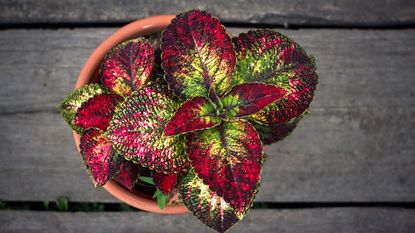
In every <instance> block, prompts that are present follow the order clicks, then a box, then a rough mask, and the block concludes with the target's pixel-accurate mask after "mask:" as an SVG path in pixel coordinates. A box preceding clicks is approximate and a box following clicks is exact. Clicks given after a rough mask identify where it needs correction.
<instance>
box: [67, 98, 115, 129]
mask: <svg viewBox="0 0 415 233" xmlns="http://www.w3.org/2000/svg"><path fill="white" fill-rule="evenodd" d="M121 101H122V97H121V96H119V95H117V94H100V95H96V96H94V97H92V98H90V99H89V100H87V101H85V102H84V103H83V104H82V105H81V107H80V108H78V111H77V112H76V116H75V120H74V123H75V125H76V126H77V127H80V128H84V129H88V128H99V129H102V130H106V129H107V127H108V125H109V122H110V121H111V119H112V116H113V114H114V110H115V107H116V106H117V104H118V103H119V102H121Z"/></svg>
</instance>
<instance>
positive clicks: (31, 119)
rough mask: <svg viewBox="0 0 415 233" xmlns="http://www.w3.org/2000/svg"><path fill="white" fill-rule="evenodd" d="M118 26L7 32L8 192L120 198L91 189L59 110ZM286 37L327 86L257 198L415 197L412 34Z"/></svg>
mask: <svg viewBox="0 0 415 233" xmlns="http://www.w3.org/2000/svg"><path fill="white" fill-rule="evenodd" d="M244 30H246V29H230V31H231V32H232V33H233V34H238V33H239V32H241V31H244ZM113 31H114V29H113V28H100V29H75V30H69V29H59V30H4V31H0V128H1V129H2V131H1V132H0V148H2V150H1V151H0V176H1V177H2V179H1V180H0V186H1V187H2V189H0V199H3V200H54V199H56V198H57V197H59V196H67V197H68V198H69V200H71V201H98V202H114V201H115V199H114V198H112V197H111V196H110V195H108V194H107V193H105V192H104V191H102V190H95V189H94V188H93V187H92V184H91V183H90V181H89V179H88V178H87V174H86V171H84V169H83V168H82V164H81V160H80V158H79V157H78V155H77V153H76V151H75V147H74V145H73V141H72V136H71V131H70V130H69V127H67V126H66V125H65V124H64V122H63V120H62V119H61V118H60V117H59V116H58V114H57V111H56V110H55V106H56V104H58V102H59V101H60V100H61V99H62V98H63V97H64V96H65V95H66V94H67V93H68V91H69V90H71V89H72V88H73V85H74V82H75V79H76V76H77V74H78V72H79V70H80V68H81V66H82V64H83V62H84V61H85V60H86V58H87V56H88V55H89V54H90V53H91V51H92V50H93V48H95V47H96V46H97V45H98V44H99V42H100V41H101V40H102V39H104V38H105V37H106V36H108V35H109V34H110V33H111V32H113ZM284 32H285V33H286V34H288V35H289V36H291V37H292V38H293V39H295V40H296V41H298V42H299V43H301V44H302V45H304V47H305V48H306V49H307V51H308V52H309V53H310V54H312V55H314V56H315V57H316V61H317V66H318V72H319V75H320V82H319V86H318V91H317V95H316V99H315V102H314V103H313V104H312V108H311V109H312V113H311V114H310V115H308V116H307V117H306V118H305V119H304V121H303V122H302V123H301V124H300V125H299V127H298V128H297V129H296V131H295V132H294V133H293V135H291V136H290V137H288V138H287V139H286V140H285V141H283V142H281V143H279V144H275V145H273V146H270V147H268V148H267V151H268V154H270V155H269V158H268V160H267V163H266V164H265V165H264V171H263V173H262V176H263V182H262V186H261V189H260V191H259V193H258V196H257V201H271V202H303V201H306V202H309V201H316V202H330V201H340V202H348V201H353V202H354V201H364V202H370V201H414V200H415V176H414V175H415V157H414V156H413V155H414V151H415V145H414V143H413V138H415V131H414V130H413V128H414V126H415V118H414V116H415V105H414V103H415V101H414V100H415V78H414V72H413V64H414V61H415V30H413V29H408V30H333V29H325V30H315V29H303V30H284Z"/></svg>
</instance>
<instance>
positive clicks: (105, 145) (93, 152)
mask: <svg viewBox="0 0 415 233" xmlns="http://www.w3.org/2000/svg"><path fill="white" fill-rule="evenodd" d="M80 149H81V155H82V159H83V161H84V164H85V166H86V168H87V170H88V172H89V174H90V176H91V178H92V180H93V182H94V184H95V186H96V187H99V186H102V185H104V184H105V183H106V182H107V181H108V179H110V178H111V177H113V176H114V175H115V172H116V169H111V166H110V164H111V157H112V153H113V149H112V147H111V142H110V140H108V138H107V137H105V133H104V131H102V130H99V129H90V130H88V131H86V132H85V133H84V134H83V135H82V137H81V144H80Z"/></svg>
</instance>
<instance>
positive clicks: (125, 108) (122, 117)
mask: <svg viewBox="0 0 415 233" xmlns="http://www.w3.org/2000/svg"><path fill="white" fill-rule="evenodd" d="M177 105H178V103H176V102H175V100H174V99H173V98H172V95H171V93H169V91H168V89H167V86H166V85H163V84H162V83H160V82H153V83H151V84H149V85H147V86H145V87H143V88H142V89H140V90H139V91H135V92H133V93H132V94H131V95H130V96H129V97H127V98H126V99H125V100H124V102H123V103H122V104H121V105H120V106H119V107H118V108H117V112H116V114H115V115H114V117H113V119H112V121H111V122H110V126H109V127H108V135H109V137H110V139H111V141H112V143H113V147H114V149H116V150H117V151H118V152H119V153H120V154H123V155H124V156H125V157H126V159H127V160H132V161H133V162H135V163H139V164H141V165H142V166H144V167H148V168H149V169H151V170H156V171H157V172H165V173H170V172H179V171H182V170H183V169H185V168H186V167H187V166H188V165H189V161H188V159H187V156H186V153H185V144H184V140H183V136H174V137H167V136H164V128H165V125H166V124H167V121H168V120H169V119H170V118H171V117H172V116H173V114H174V112H175V109H176V108H177Z"/></svg>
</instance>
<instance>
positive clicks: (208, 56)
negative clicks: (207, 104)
mask: <svg viewBox="0 0 415 233" xmlns="http://www.w3.org/2000/svg"><path fill="white" fill-rule="evenodd" d="M161 40H162V45H161V49H162V52H163V53H162V67H163V69H164V71H165V72H166V76H165V77H166V80H167V82H168V83H169V85H170V87H171V88H172V89H173V91H174V92H175V93H176V94H177V95H178V96H182V97H184V98H191V97H195V96H204V97H209V96H210V97H211V98H213V99H215V98H216V97H215V95H220V94H221V93H223V92H224V91H225V90H226V89H227V88H229V87H230V83H231V77H232V73H233V70H234V67H235V51H234V49H233V45H232V41H231V39H230V36H229V35H228V34H227V33H226V31H225V29H224V27H223V26H222V25H221V24H220V22H219V20H218V19H217V18H213V17H212V16H211V15H210V14H208V13H207V12H205V11H200V10H191V11H188V12H185V13H182V14H179V15H178V16H177V17H176V18H175V19H173V20H172V22H171V24H170V25H169V26H168V27H167V29H166V30H165V31H164V32H163V35H162V39H161ZM215 93H216V94H215Z"/></svg>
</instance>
